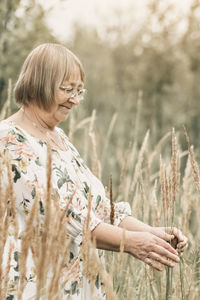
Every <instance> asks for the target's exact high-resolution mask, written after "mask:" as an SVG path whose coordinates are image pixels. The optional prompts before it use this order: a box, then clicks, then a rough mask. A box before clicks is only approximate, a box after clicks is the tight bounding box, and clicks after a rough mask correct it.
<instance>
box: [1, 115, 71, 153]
mask: <svg viewBox="0 0 200 300" xmlns="http://www.w3.org/2000/svg"><path fill="white" fill-rule="evenodd" d="M2 122H5V123H8V124H10V125H12V126H13V127H15V128H16V129H18V130H20V131H22V132H23V134H24V135H25V136H27V135H28V136H29V137H31V138H33V139H34V140H35V141H37V143H42V144H45V145H46V146H47V144H48V143H47V142H46V141H45V140H43V139H41V138H38V137H36V136H34V135H32V134H30V133H29V132H28V131H27V130H26V129H24V128H22V127H21V126H20V125H18V124H16V123H15V122H14V121H12V120H8V119H5V120H2ZM55 128H56V131H57V132H58V131H59V129H58V127H55ZM58 134H59V132H58ZM63 138H65V137H64V135H63ZM66 143H67V139H66ZM67 146H68V150H61V149H59V148H55V147H51V145H50V148H51V151H57V152H62V153H67V152H68V151H69V145H68V143H67Z"/></svg>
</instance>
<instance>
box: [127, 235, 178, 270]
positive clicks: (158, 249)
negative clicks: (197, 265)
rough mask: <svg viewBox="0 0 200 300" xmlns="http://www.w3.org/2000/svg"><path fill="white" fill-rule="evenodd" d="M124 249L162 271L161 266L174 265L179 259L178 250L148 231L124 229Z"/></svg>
mask: <svg viewBox="0 0 200 300" xmlns="http://www.w3.org/2000/svg"><path fill="white" fill-rule="evenodd" d="M124 250H125V252H127V253H129V254H131V255H133V256H134V257H136V258H138V259H140V260H141V261H143V262H145V263H146V264H148V265H150V266H151V267H153V268H154V269H156V270H158V271H163V266H168V267H174V266H175V263H178V262H179V261H180V260H179V257H178V252H177V251H176V250H175V249H174V248H173V247H172V246H171V245H170V244H169V243H167V242H166V241H164V240H163V239H161V238H159V237H157V236H155V235H153V234H151V233H149V232H132V231H126V238H125V245H124Z"/></svg>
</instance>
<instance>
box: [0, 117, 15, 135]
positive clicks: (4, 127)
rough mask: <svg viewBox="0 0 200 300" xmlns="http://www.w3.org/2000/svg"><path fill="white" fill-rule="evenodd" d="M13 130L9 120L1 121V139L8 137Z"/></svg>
mask: <svg viewBox="0 0 200 300" xmlns="http://www.w3.org/2000/svg"><path fill="white" fill-rule="evenodd" d="M12 130H13V126H12V124H11V122H9V121H8V120H7V119H5V120H1V121H0V139H1V138H2V137H4V136H7V135H8V134H9V133H11V131H12Z"/></svg>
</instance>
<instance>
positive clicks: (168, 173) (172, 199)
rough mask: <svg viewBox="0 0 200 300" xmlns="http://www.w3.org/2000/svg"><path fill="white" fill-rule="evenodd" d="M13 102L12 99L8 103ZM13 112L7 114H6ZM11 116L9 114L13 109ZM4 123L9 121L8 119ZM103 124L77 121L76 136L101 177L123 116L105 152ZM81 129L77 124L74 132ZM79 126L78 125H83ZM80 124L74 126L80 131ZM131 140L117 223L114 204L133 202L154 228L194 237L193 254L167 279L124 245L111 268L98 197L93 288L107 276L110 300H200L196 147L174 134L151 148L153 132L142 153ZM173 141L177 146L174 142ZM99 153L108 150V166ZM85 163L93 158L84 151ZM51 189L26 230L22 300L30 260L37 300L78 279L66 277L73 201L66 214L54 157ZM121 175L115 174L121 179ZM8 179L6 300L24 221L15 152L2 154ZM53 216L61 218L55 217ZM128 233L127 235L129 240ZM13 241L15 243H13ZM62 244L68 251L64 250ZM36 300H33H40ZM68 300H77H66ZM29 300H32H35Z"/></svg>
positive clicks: (86, 245)
mask: <svg viewBox="0 0 200 300" xmlns="http://www.w3.org/2000/svg"><path fill="white" fill-rule="evenodd" d="M8 101H10V100H8ZM5 107H6V108H5ZM5 107H4V110H7V106H5ZM1 116H3V117H5V116H6V113H5V112H3V113H2V114H1ZM95 117H96V113H95V112H93V114H92V116H91V117H87V118H86V119H84V120H81V121H78V120H76V119H75V117H74V115H73V114H72V116H71V117H70V118H71V127H70V128H69V130H70V131H69V135H70V137H71V139H73V141H74V143H76V130H75V129H74V128H77V130H82V132H83V133H84V134H83V136H84V138H85V141H84V142H85V144H84V147H83V150H84V149H85V150H86V151H88V149H92V151H90V156H91V157H92V159H91V160H89V161H88V163H91V167H92V170H93V172H94V173H95V174H96V175H97V176H98V177H99V178H101V159H102V160H103V161H102V163H103V165H104V164H105V160H106V159H109V155H108V154H107V153H108V145H109V140H110V138H111V136H112V130H114V123H115V121H116V118H117V116H116V115H114V116H113V118H112V119H111V123H110V125H109V130H108V134H107V137H106V142H105V144H104V147H103V148H102V147H100V146H99V145H98V141H99V140H100V137H98V132H97V131H95ZM73 124H74V125H73ZM75 124H78V125H76V126H75ZM72 125H73V126H72ZM137 126H138V125H137V124H136V127H135V133H134V135H133V136H131V139H132V140H131V141H130V144H129V147H128V149H125V150H124V151H122V150H121V149H116V156H117V157H118V161H119V162H120V166H121V173H120V174H119V176H118V178H119V181H120V182H119V186H118V187H116V185H115V183H114V182H113V180H112V177H111V176H110V182H109V189H108V191H107V193H108V196H109V197H110V200H111V201H110V205H111V216H110V220H111V223H113V214H114V212H113V209H114V205H113V204H114V202H117V201H121V200H124V201H128V202H129V203H130V205H131V207H132V213H133V215H134V216H135V217H137V218H139V219H141V220H142V221H144V222H146V223H149V224H150V225H152V226H168V227H170V226H176V227H179V228H180V229H182V230H183V232H184V233H185V234H186V235H187V236H188V238H189V247H188V249H187V250H186V253H184V255H183V257H181V262H180V264H179V265H177V266H176V267H175V268H174V269H173V270H169V269H168V268H166V270H165V272H162V273H159V272H157V271H155V270H152V269H151V268H150V267H149V266H147V265H145V264H143V263H141V262H140V261H138V260H136V259H135V258H133V257H131V256H129V255H127V254H124V238H123V239H122V242H121V246H120V253H113V252H106V255H105V258H106V261H105V265H104V264H103V263H102V261H101V259H100V256H101V254H98V253H99V252H98V251H96V247H95V241H92V240H91V233H90V230H89V219H90V210H91V194H90V193H89V196H88V216H87V218H86V221H85V225H84V230H83V243H82V250H81V254H80V255H81V258H82V259H83V274H84V275H85V276H86V277H87V278H88V279H90V283H91V289H93V287H94V284H95V278H96V276H97V274H99V277H100V280H101V281H102V282H103V288H104V290H105V292H106V295H107V299H108V300H112V299H113V300H114V299H119V300H125V299H126V300H129V299H130V300H143V299H145V300H146V299H149V300H150V299H153V300H169V299H170V300H177V299H182V300H192V299H199V294H200V249H199V240H200V237H199V226H200V224H199V223H200V219H199V214H200V206H199V192H200V173H199V166H198V162H197V161H196V159H195V153H194V152H195V151H194V148H193V147H192V146H191V145H190V141H189V138H188V134H186V140H187V143H188V149H187V150H182V149H181V145H179V142H178V135H177V134H176V132H175V130H174V129H172V132H171V133H167V134H166V135H165V136H164V137H163V138H162V139H161V140H160V141H159V142H158V144H157V145H155V146H154V147H153V148H150V144H149V137H150V132H149V131H147V133H146V135H145V137H144V141H143V143H142V144H141V146H140V147H139V145H138V144H137V141H135V137H136V136H137ZM169 137H171V142H170V140H169ZM170 144H171V155H170V156H163V155H162V152H163V149H166V148H167V147H168V148H170ZM99 148H101V153H102V155H101V159H100V158H99V157H100V153H99V152H98V151H99ZM82 156H83V157H85V158H86V160H87V159H88V156H87V154H85V153H84V152H83V153H82ZM47 157H48V158H47V174H46V177H47V188H46V191H45V194H44V197H45V201H44V202H45V206H44V210H45V214H43V215H42V216H41V214H40V203H39V200H38V198H37V197H36V198H35V201H34V203H33V206H32V208H31V211H30V214H29V215H28V217H27V219H26V226H25V231H24V232H23V234H22V235H21V253H20V258H19V271H20V277H19V280H18V290H17V293H16V296H17V299H22V295H23V291H24V288H25V277H26V272H27V269H26V268H27V267H26V262H27V260H28V257H29V255H31V256H32V258H33V262H34V278H35V280H36V294H37V297H36V298H37V299H42V300H46V299H51V300H54V299H55V300H59V299H65V298H63V297H64V296H63V294H62V290H63V288H64V285H65V284H66V282H67V280H69V279H70V270H69V272H68V273H67V275H65V276H64V277H63V272H62V268H63V266H64V265H65V264H66V261H68V258H69V245H70V238H68V237H67V234H66V222H67V219H66V211H67V210H68V207H69V205H70V203H71V201H72V199H73V195H72V197H71V199H70V200H69V203H68V204H67V206H66V207H65V208H62V209H61V208H60V206H59V203H58V199H57V196H56V193H55V192H54V190H53V188H52V186H51V151H49V150H48V155H47ZM114 172H115V170H111V173H112V174H114ZM3 176H6V178H7V181H8V186H7V187H5V186H3V184H2V182H0V185H1V193H0V219H1V220H2V221H1V222H0V235H1V239H0V299H5V295H6V292H7V290H8V288H10V287H8V278H9V270H10V263H11V255H12V253H13V243H15V242H16V240H17V236H18V234H19V228H18V227H19V226H18V222H17V217H16V202H15V197H14V194H13V184H12V171H11V168H10V158H9V153H7V152H6V151H3V152H2V153H0V180H1V178H2V177H3ZM7 199H9V201H7ZM52 216H53V217H52ZM124 234H125V233H124ZM8 237H12V238H9V239H8ZM8 240H9V241H10V247H9V253H7V256H6V257H7V260H6V262H7V263H6V265H5V262H4V264H3V258H4V259H5V257H4V248H5V244H6V242H7V241H8ZM61 244H62V247H60V245H61ZM32 299H33V298H32ZM66 299H70V297H69V296H66ZM27 300H28V299H27Z"/></svg>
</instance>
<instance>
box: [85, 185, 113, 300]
mask: <svg viewBox="0 0 200 300" xmlns="http://www.w3.org/2000/svg"><path fill="white" fill-rule="evenodd" d="M91 200H92V199H91V190H90V192H89V195H88V215H87V218H86V220H85V223H84V228H83V240H82V247H81V257H82V259H83V275H84V276H86V278H87V279H89V280H90V286H91V292H92V291H93V288H94V283H95V280H96V277H97V275H98V274H99V277H100V280H101V281H102V283H103V284H104V289H105V292H106V296H107V298H108V299H110V300H114V299H116V295H115V293H114V290H113V286H112V280H111V278H110V276H109V275H108V274H107V272H106V270H105V267H104V265H103V263H102V262H101V260H100V257H99V256H98V251H97V250H96V243H95V241H92V240H91V231H90V226H89V224H90V213H91Z"/></svg>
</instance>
